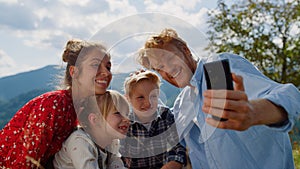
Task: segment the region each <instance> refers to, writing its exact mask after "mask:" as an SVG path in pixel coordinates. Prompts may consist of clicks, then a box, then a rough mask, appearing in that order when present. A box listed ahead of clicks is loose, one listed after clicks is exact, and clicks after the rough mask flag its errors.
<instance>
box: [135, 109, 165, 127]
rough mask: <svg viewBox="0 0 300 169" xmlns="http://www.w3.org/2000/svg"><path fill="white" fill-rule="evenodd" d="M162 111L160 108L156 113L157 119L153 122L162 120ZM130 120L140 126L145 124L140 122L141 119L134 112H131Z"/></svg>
mask: <svg viewBox="0 0 300 169" xmlns="http://www.w3.org/2000/svg"><path fill="white" fill-rule="evenodd" d="M160 109H161V108H160V107H159V106H158V108H157V110H156V111H155V118H154V119H153V120H152V121H155V120H157V119H158V118H161V111H160ZM129 118H130V120H131V121H132V122H133V123H140V124H143V123H142V122H141V121H140V120H139V118H138V117H137V116H136V114H135V113H134V112H133V111H131V113H130V116H129ZM152 121H151V122H149V123H152Z"/></svg>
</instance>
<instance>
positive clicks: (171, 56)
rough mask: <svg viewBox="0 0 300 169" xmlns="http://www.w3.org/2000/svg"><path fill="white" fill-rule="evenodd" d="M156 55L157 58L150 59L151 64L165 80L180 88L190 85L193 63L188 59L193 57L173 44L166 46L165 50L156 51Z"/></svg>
mask: <svg viewBox="0 0 300 169" xmlns="http://www.w3.org/2000/svg"><path fill="white" fill-rule="evenodd" d="M154 54H155V56H153V57H149V61H150V64H151V65H152V67H153V69H154V70H155V71H157V72H158V73H159V74H160V75H161V77H162V78H163V79H165V80H166V81H168V82H169V83H171V84H172V85H174V86H176V87H179V88H183V87H185V86H187V85H189V83H190V79H191V77H192V75H193V72H192V71H191V69H192V66H193V63H190V62H191V61H192V59H190V60H188V59H187V57H192V56H185V53H183V52H182V51H181V50H179V49H178V48H177V47H176V46H174V45H172V44H169V45H166V46H165V49H156V50H155V51H154Z"/></svg>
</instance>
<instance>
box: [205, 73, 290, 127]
mask: <svg viewBox="0 0 300 169" xmlns="http://www.w3.org/2000/svg"><path fill="white" fill-rule="evenodd" d="M232 77H233V80H234V82H235V90H234V91H229V90H207V91H205V92H204V104H203V107H202V110H203V111H204V112H205V113H208V114H212V115H215V116H219V117H222V118H227V119H228V120H227V121H224V122H219V121H216V120H214V119H212V118H207V123H208V124H210V125H212V126H215V127H218V128H223V129H233V130H239V131H243V130H247V129H248V128H249V127H251V126H254V125H273V124H281V123H283V122H285V121H286V120H287V119H288V115H287V112H286V111H285V110H284V109H283V108H282V107H280V106H277V105H275V104H273V103H272V102H271V101H269V100H267V99H256V100H248V97H247V95H246V93H245V92H244V85H243V78H242V77H241V76H238V75H235V74H233V76H232Z"/></svg>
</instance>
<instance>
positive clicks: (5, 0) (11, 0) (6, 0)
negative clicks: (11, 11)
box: [0, 0, 18, 5]
mask: <svg viewBox="0 0 300 169" xmlns="http://www.w3.org/2000/svg"><path fill="white" fill-rule="evenodd" d="M0 3H4V4H8V5H12V4H17V3H18V0H0Z"/></svg>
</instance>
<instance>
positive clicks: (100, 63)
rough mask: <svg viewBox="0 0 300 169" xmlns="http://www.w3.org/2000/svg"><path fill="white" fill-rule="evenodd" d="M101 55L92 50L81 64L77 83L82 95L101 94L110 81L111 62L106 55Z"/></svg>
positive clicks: (99, 52) (96, 50)
mask: <svg viewBox="0 0 300 169" xmlns="http://www.w3.org/2000/svg"><path fill="white" fill-rule="evenodd" d="M103 55H104V54H103V51H101V50H98V49H94V50H92V51H90V52H89V53H88V55H87V56H86V57H87V59H86V60H84V61H83V62H82V63H81V72H80V73H79V76H78V81H79V84H80V86H79V87H80V90H81V91H82V92H83V95H86V94H88V95H91V94H103V93H105V91H106V90H107V88H108V86H109V84H110V81H111V79H112V73H111V62H110V58H109V57H108V56H107V55H105V56H104V57H103Z"/></svg>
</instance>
